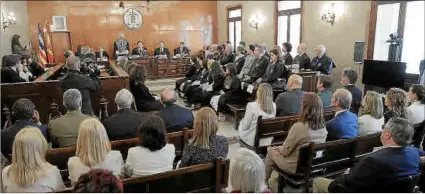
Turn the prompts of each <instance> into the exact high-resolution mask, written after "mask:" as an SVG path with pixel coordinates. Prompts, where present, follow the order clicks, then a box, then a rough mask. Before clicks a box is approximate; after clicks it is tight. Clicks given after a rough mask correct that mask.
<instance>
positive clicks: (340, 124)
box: [326, 88, 359, 141]
mask: <svg viewBox="0 0 425 194" xmlns="http://www.w3.org/2000/svg"><path fill="white" fill-rule="evenodd" d="M352 98H353V97H352V96H351V93H350V91H348V90H347V89H343V88H341V89H338V90H336V91H335V93H334V94H333V96H332V102H331V104H332V106H333V107H334V108H335V111H336V113H335V117H334V118H333V119H332V120H330V121H328V123H327V124H326V129H327V130H328V133H329V134H328V138H327V140H328V141H331V140H337V139H350V138H355V137H357V134H358V132H359V123H358V121H357V115H355V114H354V113H352V112H350V110H349V109H350V104H351V101H352Z"/></svg>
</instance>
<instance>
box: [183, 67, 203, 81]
mask: <svg viewBox="0 0 425 194" xmlns="http://www.w3.org/2000/svg"><path fill="white" fill-rule="evenodd" d="M202 70H203V68H197V69H196V70H195V71H194V72H193V74H192V76H190V77H188V78H189V80H190V81H192V82H194V81H196V80H199V79H200V77H201V74H202ZM186 75H188V74H187V73H186Z"/></svg>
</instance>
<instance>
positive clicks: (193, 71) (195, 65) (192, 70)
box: [175, 57, 201, 93]
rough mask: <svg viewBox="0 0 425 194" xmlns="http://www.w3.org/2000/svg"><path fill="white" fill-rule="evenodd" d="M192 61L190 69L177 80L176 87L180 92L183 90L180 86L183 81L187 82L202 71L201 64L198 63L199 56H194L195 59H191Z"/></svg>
mask: <svg viewBox="0 0 425 194" xmlns="http://www.w3.org/2000/svg"><path fill="white" fill-rule="evenodd" d="M190 62H191V63H190V66H189V67H188V68H189V69H188V70H187V72H186V74H185V76H184V78H182V79H179V80H177V81H176V87H175V89H176V90H177V92H179V93H180V92H182V89H181V88H180V87H181V85H182V84H183V83H186V82H188V81H189V80H191V78H193V77H195V75H196V74H197V73H199V72H200V71H199V69H201V66H200V65H199V63H198V57H194V58H193V60H190ZM189 82H191V81H189ZM185 85H186V84H185ZM183 87H184V86H183Z"/></svg>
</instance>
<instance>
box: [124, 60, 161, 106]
mask: <svg viewBox="0 0 425 194" xmlns="http://www.w3.org/2000/svg"><path fill="white" fill-rule="evenodd" d="M145 81H146V67H145V66H141V65H138V66H136V67H134V69H133V71H131V73H130V89H131V93H133V95H134V98H135V101H136V106H137V110H138V111H141V112H149V111H159V110H161V109H162V108H163V106H162V105H161V103H160V102H159V101H158V100H156V99H155V97H154V96H153V95H152V94H151V93H150V91H149V88H148V87H146V85H145Z"/></svg>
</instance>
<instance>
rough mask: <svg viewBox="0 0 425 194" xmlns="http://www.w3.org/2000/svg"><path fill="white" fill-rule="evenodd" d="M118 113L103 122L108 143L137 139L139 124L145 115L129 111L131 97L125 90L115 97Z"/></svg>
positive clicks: (131, 101)
mask: <svg viewBox="0 0 425 194" xmlns="http://www.w3.org/2000/svg"><path fill="white" fill-rule="evenodd" d="M115 103H116V104H117V108H118V112H117V113H115V114H114V115H112V116H111V117H108V118H106V119H105V120H103V122H102V123H103V125H104V126H105V129H106V132H107V133H108V137H109V140H110V141H114V140H121V139H130V138H135V137H137V132H138V130H139V126H140V124H141V123H142V122H143V121H144V120H145V119H146V117H147V114H146V113H142V112H136V111H133V110H131V104H132V103H133V95H132V94H131V92H130V91H128V90H127V89H121V90H120V91H119V92H118V93H117V95H116V96H115Z"/></svg>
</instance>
